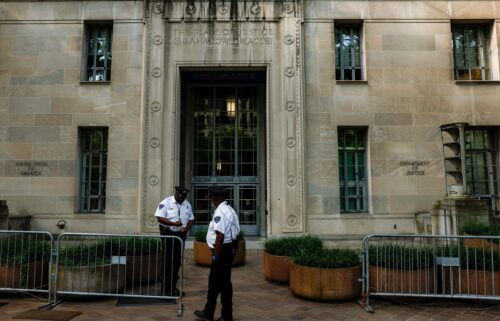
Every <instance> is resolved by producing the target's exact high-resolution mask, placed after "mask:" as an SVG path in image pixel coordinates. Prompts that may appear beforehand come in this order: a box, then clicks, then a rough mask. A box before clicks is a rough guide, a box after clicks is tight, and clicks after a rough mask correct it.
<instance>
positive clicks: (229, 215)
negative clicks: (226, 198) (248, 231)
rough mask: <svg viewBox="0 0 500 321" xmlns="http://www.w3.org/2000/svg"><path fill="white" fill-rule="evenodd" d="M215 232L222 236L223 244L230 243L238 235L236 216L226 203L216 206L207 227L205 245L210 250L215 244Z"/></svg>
mask: <svg viewBox="0 0 500 321" xmlns="http://www.w3.org/2000/svg"><path fill="white" fill-rule="evenodd" d="M216 231H218V232H220V233H222V234H224V244H226V243H231V242H232V241H233V240H235V239H236V236H237V235H238V234H239V233H240V222H239V220H238V215H236V212H235V211H234V209H233V208H232V207H231V206H230V205H229V204H228V203H227V202H222V203H220V204H219V206H217V208H216V209H215V212H214V216H213V217H212V220H211V221H210V225H208V232H207V244H208V246H209V247H210V248H212V249H213V248H214V244H215V238H216V234H215V232H216Z"/></svg>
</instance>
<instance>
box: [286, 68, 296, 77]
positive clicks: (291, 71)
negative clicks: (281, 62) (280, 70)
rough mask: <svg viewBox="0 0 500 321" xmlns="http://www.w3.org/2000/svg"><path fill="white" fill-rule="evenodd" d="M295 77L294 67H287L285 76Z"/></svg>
mask: <svg viewBox="0 0 500 321" xmlns="http://www.w3.org/2000/svg"><path fill="white" fill-rule="evenodd" d="M293 75H295V70H293V67H286V68H285V76H287V77H293Z"/></svg>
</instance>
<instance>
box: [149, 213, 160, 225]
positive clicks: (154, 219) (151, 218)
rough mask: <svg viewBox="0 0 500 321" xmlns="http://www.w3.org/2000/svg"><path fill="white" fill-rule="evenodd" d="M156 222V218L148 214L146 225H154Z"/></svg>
mask: <svg viewBox="0 0 500 321" xmlns="http://www.w3.org/2000/svg"><path fill="white" fill-rule="evenodd" d="M157 223H158V219H157V218H156V217H154V216H153V215H151V216H149V217H148V219H147V224H148V226H155V225H156V224H157Z"/></svg>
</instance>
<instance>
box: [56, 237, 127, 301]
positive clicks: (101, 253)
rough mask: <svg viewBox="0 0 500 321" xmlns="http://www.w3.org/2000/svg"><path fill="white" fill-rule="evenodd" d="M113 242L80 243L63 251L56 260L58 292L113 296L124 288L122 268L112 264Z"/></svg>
mask: <svg viewBox="0 0 500 321" xmlns="http://www.w3.org/2000/svg"><path fill="white" fill-rule="evenodd" d="M113 243H114V241H112V242H104V241H97V242H91V243H83V242H82V243H81V244H77V245H70V246H68V247H66V248H63V249H62V250H61V253H60V257H59V271H58V281H57V288H58V290H59V291H72V292H75V291H76V292H88V293H103V294H108V293H117V292H119V291H121V290H122V289H123V288H124V286H125V265H124V264H112V262H111V256H112V255H113V254H114V252H115V251H117V252H119V250H118V247H116V244H115V246H114V247H113V245H112V244H113Z"/></svg>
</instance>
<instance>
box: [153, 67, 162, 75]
mask: <svg viewBox="0 0 500 321" xmlns="http://www.w3.org/2000/svg"><path fill="white" fill-rule="evenodd" d="M151 74H152V75H153V77H155V78H158V77H160V76H161V69H160V68H158V67H155V68H153V71H151Z"/></svg>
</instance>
